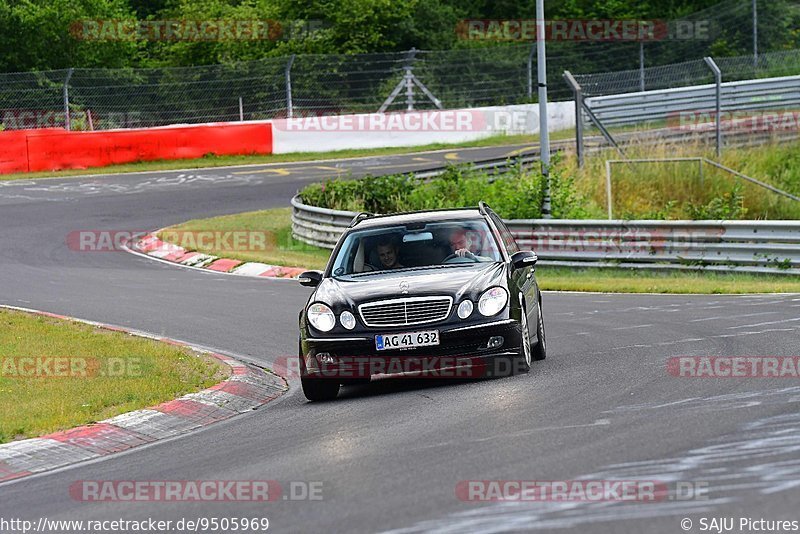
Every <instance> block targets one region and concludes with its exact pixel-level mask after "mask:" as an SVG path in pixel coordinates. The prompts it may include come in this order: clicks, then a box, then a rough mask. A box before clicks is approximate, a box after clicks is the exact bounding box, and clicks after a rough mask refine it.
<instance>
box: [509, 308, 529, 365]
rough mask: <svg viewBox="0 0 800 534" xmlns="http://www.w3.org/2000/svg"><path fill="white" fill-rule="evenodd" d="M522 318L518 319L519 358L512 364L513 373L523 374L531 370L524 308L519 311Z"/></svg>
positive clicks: (526, 315) (526, 317) (526, 316)
mask: <svg viewBox="0 0 800 534" xmlns="http://www.w3.org/2000/svg"><path fill="white" fill-rule="evenodd" d="M520 314H521V316H522V318H521V319H520V323H521V324H520V343H519V356H518V357H517V359H516V360H517V361H516V362H514V369H513V373H514V374H515V375H516V374H523V373H527V372H528V371H530V370H531V361H532V358H533V355H532V353H531V332H530V329H529V328H528V314H527V313H525V306H522V308H521V309H520Z"/></svg>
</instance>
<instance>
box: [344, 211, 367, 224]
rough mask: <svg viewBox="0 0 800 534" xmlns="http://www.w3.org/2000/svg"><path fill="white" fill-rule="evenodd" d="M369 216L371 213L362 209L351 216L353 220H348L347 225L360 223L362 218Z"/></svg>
mask: <svg viewBox="0 0 800 534" xmlns="http://www.w3.org/2000/svg"><path fill="white" fill-rule="evenodd" d="M370 217H372V214H371V213H367V212H366V211H362V212H361V213H359V214H358V215H356V216H355V217H353V220H352V221H350V224H349V225H348V226H347V227H348V228H352V227H354V226H355V225H357V224H358V223H360V222H361V221H363V220H364V219H369V218H370Z"/></svg>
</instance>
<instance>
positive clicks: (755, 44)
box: [753, 0, 758, 68]
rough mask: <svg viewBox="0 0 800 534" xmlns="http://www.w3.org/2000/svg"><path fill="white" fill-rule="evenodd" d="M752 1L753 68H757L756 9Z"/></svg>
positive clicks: (754, 2)
mask: <svg viewBox="0 0 800 534" xmlns="http://www.w3.org/2000/svg"><path fill="white" fill-rule="evenodd" d="M756 4H757V2H756V0H753V68H758V7H757V6H756Z"/></svg>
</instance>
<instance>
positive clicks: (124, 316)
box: [0, 147, 800, 533]
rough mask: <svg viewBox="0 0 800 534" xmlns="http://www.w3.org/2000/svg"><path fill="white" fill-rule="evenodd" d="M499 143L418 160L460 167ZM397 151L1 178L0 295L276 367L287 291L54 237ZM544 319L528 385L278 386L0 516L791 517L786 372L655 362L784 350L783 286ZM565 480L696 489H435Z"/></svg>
mask: <svg viewBox="0 0 800 534" xmlns="http://www.w3.org/2000/svg"><path fill="white" fill-rule="evenodd" d="M515 148H518V147H503V148H502V149H497V148H494V149H473V150H465V149H460V150H453V151H447V152H438V153H436V154H437V155H436V156H430V157H431V158H433V159H438V158H443V157H444V154H447V153H458V155H457V156H456V157H460V158H461V160H462V161H463V160H467V159H469V158H475V159H481V158H487V157H493V156H495V155H498V154H501V153H505V152H509V151H511V150H514V149H515ZM415 157H416V158H419V157H422V158H426V157H429V156H425V155H422V156H420V155H408V156H386V157H375V158H366V159H355V160H348V161H340V162H327V163H319V162H309V163H305V164H279V165H275V166H271V167H270V166H257V167H249V168H225V169H197V170H191V171H183V172H181V171H177V172H155V173H137V174H132V175H117V176H108V177H106V176H94V177H91V178H69V179H48V180H36V181H32V182H9V183H0V225H2V226H1V227H2V230H3V231H2V234H0V303H3V304H9V305H15V306H23V307H29V308H36V309H41V310H45V311H49V312H53V313H60V314H65V315H71V316H76V317H79V318H83V319H90V320H96V321H101V322H106V323H111V324H116V325H120V326H125V327H130V328H136V329H139V330H144V331H149V332H152V333H156V334H161V335H164V336H167V337H171V338H175V339H181V340H184V341H187V342H191V343H195V344H198V345H203V346H207V347H211V348H214V349H215V350H218V351H219V352H222V353H230V354H235V355H238V356H240V357H242V358H244V359H247V360H249V361H252V362H255V363H258V364H260V365H264V366H267V367H270V366H274V365H275V364H276V362H278V363H279V362H281V361H282V358H285V357H294V356H295V355H296V350H297V326H296V322H297V313H298V312H299V310H300V308H301V307H302V305H303V303H304V302H305V299H306V297H307V295H308V294H309V291H310V290H309V289H308V288H303V287H301V286H299V285H296V284H295V283H293V282H289V281H285V280H272V279H264V280H260V279H252V278H247V277H242V278H239V277H232V276H224V275H219V274H214V273H206V272H199V271H194V270H188V269H181V268H178V267H174V266H170V265H165V264H163V263H160V262H155V261H151V260H149V259H146V258H142V257H138V256H134V255H131V254H127V253H124V252H117V253H114V252H77V251H73V250H70V249H69V247H68V246H67V243H66V236H67V234H68V233H69V232H71V231H75V230H153V229H157V228H161V227H164V226H167V225H170V224H175V223H178V222H181V221H184V220H187V219H192V218H198V217H206V216H213V215H220V214H225V213H236V212H240V211H247V210H255V209H265V208H271V207H278V206H287V205H288V201H289V198H290V197H291V196H292V195H293V194H294V193H295V192H296V190H297V189H298V188H300V187H302V186H303V185H304V184H306V183H309V182H312V181H316V180H319V179H321V178H323V177H327V176H330V175H331V173H332V172H334V171H330V170H326V169H309V168H303V167H308V166H311V167H314V166H339V167H340V168H342V169H344V170H345V172H346V171H347V170H351V171H352V173H353V176H358V175H361V174H363V173H365V172H372V173H386V172H395V171H402V172H405V171H408V170H413V169H415V168H417V167H415V165H416V164H417V163H419V164H423V163H426V162H421V161H414V159H413V158H415ZM449 159H453V158H452V157H451V158H449ZM420 168H424V167H420ZM267 169H271V170H272V171H275V170H276V169H284V171H285V170H286V169H289V172H283V171H282V172H263V171H265V170H267ZM292 169H293V170H292ZM239 173H244V174H239ZM544 310H545V320H546V323H547V334H548V358H547V360H546V361H544V362H536V363H535V364H534V366H533V369H532V371H531V372H530V374H528V375H524V376H516V377H512V378H506V379H497V380H478V381H452V380H451V381H447V380H444V379H441V380H415V381H410V382H400V381H395V380H392V381H381V382H379V383H373V384H370V385H367V386H352V387H348V388H345V389H343V393H342V394H341V395H340V399H338V400H337V401H335V402H328V403H307V402H306V400H305V398H304V396H303V394H302V391H300V389H299V387H298V386H299V384H298V381H297V380H296V379H290V386H291V390H290V391H289V392H288V393H287V394H285V395H284V396H283V397H281V398H279V399H278V400H276V401H274V402H273V403H271V404H270V405H269V406H267V407H266V408H264V409H261V410H257V411H254V412H251V413H249V414H246V415H243V416H240V417H236V418H234V419H232V420H229V421H226V422H222V423H220V424H218V425H215V426H212V427H210V428H208V429H206V430H202V431H198V432H195V433H192V434H190V435H186V436H182V437H179V438H176V439H172V440H167V441H164V442H158V443H155V444H153V445H149V446H144V447H141V448H137V449H133V450H131V451H130V452H126V453H122V454H119V455H115V456H111V457H108V458H105V459H102V460H100V461H93V462H89V463H84V464H79V465H76V466H73V467H70V468H66V469H63V470H59V471H54V472H51V473H45V474H42V475H36V476H33V477H29V478H25V479H22V480H19V481H13V482H10V483H6V484H3V485H0V518H6V519H9V518H21V519H29V520H32V521H34V522H35V521H38V519H39V518H41V517H46V518H48V519H49V520H53V519H73V520H89V519H99V520H108V519H120V518H121V519H146V518H154V519H157V520H173V521H175V520H178V519H181V518H190V519H196V518H198V517H207V518H208V517H217V518H223V517H227V518H232V517H267V518H269V520H270V530H273V531H276V532H382V531H400V532H426V531H430V532H505V531H511V532H516V531H525V530H535V529H542V530H546V531H553V530H558V531H574V532H631V533H633V532H645V531H646V532H665V533H667V532H669V533H672V532H681V531H682V530H681V526H680V521H681V519H682V518H690V519H691V520H692V521H694V527H693V528H692V529H691V530H690V531H693V532H697V531H699V525H700V523H699V522H700V519H701V518H703V517H706V518H711V517H734V518H737V523H736V524H737V526H738V524H739V523H738V518H741V517H745V518H747V517H749V518H754V519H759V518H764V519H769V520H795V521H797V520H800V513H799V512H798V510H797V505H796V503H797V502H798V501H800V488H798V486H800V413H799V412H798V406H800V404H799V403H800V383H798V379H796V378H794V379H793V378H726V379H715V378H679V377H675V376H671V375H670V374H669V373H668V372H667V367H666V364H667V360H668V358H670V357H674V356H766V355H777V356H789V355H795V356H797V355H798V346H800V295H756V296H753V295H745V296H718V295H709V296H691V295H689V296H684V295H681V296H668V295H605V294H567V293H546V294H545V295H544ZM575 479H584V480H608V479H617V480H619V479H625V480H630V479H647V480H656V481H664V482H666V483H669V484H674V483H676V482H683V483H687V484H688V483H693V484H697V485H698V486H699V487H703V486H704V485H705V487H707V490H708V494H707V497H708V498H707V499H688V500H680V499H666V500H664V501H660V502H654V503H618V502H605V503H597V502H594V503H586V502H537V503H513V502H512V503H508V502H507V503H498V502H490V503H471V502H462V501H460V500H459V499H458V498H457V497H456V492H455V489H456V485H457V484H458V483H459V481H466V480H575ZM80 480H139V481H153V480H277V481H278V482H280V483H281V484H282V485H283V486H284V488H286V487H288V486H289V485H290V483H291V482H322V487H323V492H322V496H323V499H322V500H320V501H307V500H305V501H304V500H297V501H295V500H283V499H279V500H278V501H276V502H270V503H253V502H218V503H213V502H203V503H196V502H190V503H186V502H183V503H176V502H136V503H132V502H102V503H101V502H80V501H78V500H75V499H74V498H73V497H71V495H70V492H69V488H70V485H72V484H73V483H75V482H76V481H80ZM735 531H736V530H734V532H735Z"/></svg>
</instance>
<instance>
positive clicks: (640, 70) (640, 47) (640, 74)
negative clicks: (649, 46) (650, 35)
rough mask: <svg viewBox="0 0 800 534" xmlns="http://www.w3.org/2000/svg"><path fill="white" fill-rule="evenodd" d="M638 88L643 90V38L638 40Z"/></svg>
mask: <svg viewBox="0 0 800 534" xmlns="http://www.w3.org/2000/svg"><path fill="white" fill-rule="evenodd" d="M639 90H640V91H644V40H641V41H639Z"/></svg>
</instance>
